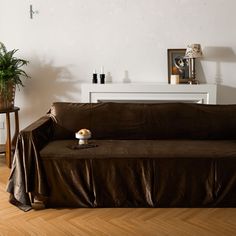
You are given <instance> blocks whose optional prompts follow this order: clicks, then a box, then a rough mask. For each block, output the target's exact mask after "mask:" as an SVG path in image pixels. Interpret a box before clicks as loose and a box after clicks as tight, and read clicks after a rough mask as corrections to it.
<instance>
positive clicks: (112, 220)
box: [0, 156, 236, 236]
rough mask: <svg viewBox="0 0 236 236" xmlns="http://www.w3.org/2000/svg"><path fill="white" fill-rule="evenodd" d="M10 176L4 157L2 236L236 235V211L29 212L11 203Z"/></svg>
mask: <svg viewBox="0 0 236 236" xmlns="http://www.w3.org/2000/svg"><path fill="white" fill-rule="evenodd" d="M8 176H9V169H8V168H7V167H6V165H5V164H4V159H3V157H2V156H0V235H4V236H5V235H9V236H15V235H16V236H20V235H40V236H41V235H53V236H61V235H81V236H83V235H87V236H100V235H101V236H106V235H115V236H126V235H135V236H139V235H143V236H149V235H153V236H154V235H155V236H158V235H173V236H184V235H191V236H194V235H197V236H204V235H207V236H217V235H222V236H235V235H236V208H231V209H230V208H228V209H186V208H172V209H150V208H149V209H144V208H139V209H137V208H136V209H134V208H132V209H44V210H32V211H29V212H26V213H25V212H22V211H20V210H18V209H17V208H16V207H14V206H12V205H11V204H9V203H8V193H6V192H5V187H6V182H7V178H8Z"/></svg>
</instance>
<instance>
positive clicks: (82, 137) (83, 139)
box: [75, 129, 91, 145]
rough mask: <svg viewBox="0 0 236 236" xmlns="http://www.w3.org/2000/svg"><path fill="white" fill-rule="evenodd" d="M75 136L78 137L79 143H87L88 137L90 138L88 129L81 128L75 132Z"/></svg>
mask: <svg viewBox="0 0 236 236" xmlns="http://www.w3.org/2000/svg"><path fill="white" fill-rule="evenodd" d="M75 137H76V138H77V139H79V145H85V144H88V139H89V138H91V132H90V130H88V129H81V130H79V131H78V132H76V133H75Z"/></svg>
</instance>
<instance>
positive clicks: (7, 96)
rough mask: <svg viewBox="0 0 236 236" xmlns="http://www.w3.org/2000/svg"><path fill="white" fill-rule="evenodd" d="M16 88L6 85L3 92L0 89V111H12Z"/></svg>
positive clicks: (10, 84) (9, 84)
mask: <svg viewBox="0 0 236 236" xmlns="http://www.w3.org/2000/svg"><path fill="white" fill-rule="evenodd" d="M15 91H16V86H15V85H14V84H12V83H7V84H6V85H5V88H4V90H3V89H1V88H0V110H6V109H12V108H13V107H14V102H15Z"/></svg>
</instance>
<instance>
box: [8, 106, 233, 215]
mask: <svg viewBox="0 0 236 236" xmlns="http://www.w3.org/2000/svg"><path fill="white" fill-rule="evenodd" d="M235 121H236V105H202V104H187V103H166V104H163V103H162V104H135V103H131V104H129V103H121V104H120V103H96V104H90V103H88V104H81V103H54V104H53V105H52V107H51V109H50V111H49V113H48V114H47V115H46V116H44V117H42V118H40V119H39V120H38V121H36V122H34V123H33V124H32V125H30V126H28V127H27V128H25V129H24V130H22V131H21V132H20V134H19V136H18V140H17V145H16V151H15V155H14V160H13V166H12V172H11V176H10V178H9V183H8V187H7V191H8V192H9V193H10V202H11V203H13V204H15V205H17V206H18V207H19V208H21V209H23V210H29V209H31V203H32V201H33V198H30V194H31V196H36V197H37V198H40V199H41V200H43V201H44V203H45V205H46V206H47V207H216V206H217V207H235V206H236V123H235ZM81 128H88V129H90V130H91V132H92V140H91V141H92V142H94V143H96V144H97V145H98V146H97V147H95V148H89V149H79V150H78V149H76V150H73V149H71V148H70V147H71V146H72V145H74V144H76V143H77V140H75V138H74V134H75V132H77V131H78V130H79V129H81Z"/></svg>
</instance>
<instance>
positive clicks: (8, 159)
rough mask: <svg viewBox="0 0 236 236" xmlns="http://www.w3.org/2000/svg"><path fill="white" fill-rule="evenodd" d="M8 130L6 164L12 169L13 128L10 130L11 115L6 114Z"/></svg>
mask: <svg viewBox="0 0 236 236" xmlns="http://www.w3.org/2000/svg"><path fill="white" fill-rule="evenodd" d="M6 128H7V140H6V163H7V166H8V167H9V168H11V128H10V114H9V113H8V112H7V113H6Z"/></svg>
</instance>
